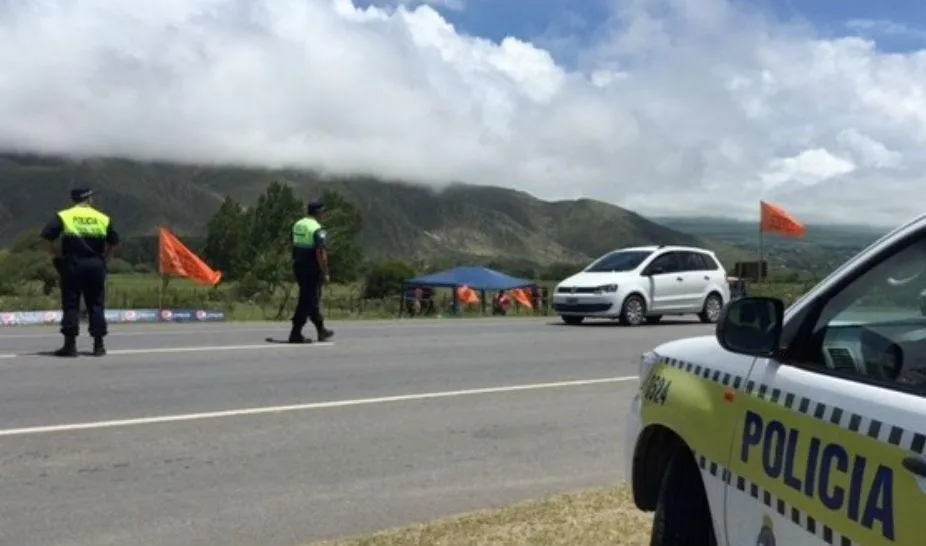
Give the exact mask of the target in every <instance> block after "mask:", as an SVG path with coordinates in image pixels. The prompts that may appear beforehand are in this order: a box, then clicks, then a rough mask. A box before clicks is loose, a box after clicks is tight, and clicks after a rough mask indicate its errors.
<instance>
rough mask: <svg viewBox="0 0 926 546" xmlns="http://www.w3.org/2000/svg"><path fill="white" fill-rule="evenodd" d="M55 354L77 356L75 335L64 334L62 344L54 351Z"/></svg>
mask: <svg viewBox="0 0 926 546" xmlns="http://www.w3.org/2000/svg"><path fill="white" fill-rule="evenodd" d="M54 355H55V356H62V357H74V356H77V336H64V345H63V346H62V347H61V348H60V349H58V350H57V351H55V352H54Z"/></svg>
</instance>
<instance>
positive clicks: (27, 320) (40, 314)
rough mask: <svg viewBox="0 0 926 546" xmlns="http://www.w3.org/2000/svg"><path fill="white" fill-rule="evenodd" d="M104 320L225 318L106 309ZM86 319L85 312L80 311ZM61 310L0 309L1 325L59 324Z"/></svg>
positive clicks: (203, 312)
mask: <svg viewBox="0 0 926 546" xmlns="http://www.w3.org/2000/svg"><path fill="white" fill-rule="evenodd" d="M105 313H106V320H107V322H109V323H110V324H131V323H142V324H144V323H154V322H217V321H224V320H226V316H225V312H224V311H216V310H208V309H162V310H158V309H107V310H106V312H105ZM81 315H82V316H81V320H82V322H83V321H86V316H85V315H86V313H81ZM60 322H61V311H0V327H2V326H36V325H42V324H59V323H60Z"/></svg>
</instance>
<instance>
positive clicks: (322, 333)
mask: <svg viewBox="0 0 926 546" xmlns="http://www.w3.org/2000/svg"><path fill="white" fill-rule="evenodd" d="M316 330H317V331H318V341H327V340H329V339H331V338H332V337H333V336H334V330H329V329H327V328H325V327H324V326H319V327H317V328H316Z"/></svg>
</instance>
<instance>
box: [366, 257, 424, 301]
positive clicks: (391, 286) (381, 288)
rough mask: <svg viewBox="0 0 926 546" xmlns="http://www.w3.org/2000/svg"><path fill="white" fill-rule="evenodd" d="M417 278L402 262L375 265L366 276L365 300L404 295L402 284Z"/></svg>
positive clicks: (407, 265)
mask: <svg viewBox="0 0 926 546" xmlns="http://www.w3.org/2000/svg"><path fill="white" fill-rule="evenodd" d="M414 276H415V270H414V269H413V268H412V266H410V265H409V264H407V263H405V262H400V261H388V262H381V263H378V264H376V265H374V266H373V267H372V268H371V269H370V271H369V273H367V275H366V279H365V280H364V283H363V284H364V286H363V297H364V299H384V298H386V297H389V296H395V295H399V294H401V293H402V283H404V282H405V280H406V279H409V278H411V277H414Z"/></svg>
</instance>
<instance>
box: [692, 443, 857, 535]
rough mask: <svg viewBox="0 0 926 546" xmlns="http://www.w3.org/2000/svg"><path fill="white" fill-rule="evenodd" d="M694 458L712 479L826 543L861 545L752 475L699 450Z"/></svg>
mask: <svg viewBox="0 0 926 546" xmlns="http://www.w3.org/2000/svg"><path fill="white" fill-rule="evenodd" d="M695 459H696V460H697V461H698V466H699V467H701V470H702V471H703V472H704V473H705V474H707V475H709V476H710V477H711V478H713V479H715V480H720V481H723V482H724V483H725V484H726V485H728V486H730V487H735V488H736V489H737V490H739V491H741V492H743V493H745V494H747V495H749V496H750V497H752V498H753V499H755V500H756V502H761V503H762V504H764V505H765V506H767V507H768V508H770V509H772V510H775V511H776V512H778V514H779V515H780V516H782V517H784V518H787V519H789V520H790V521H791V523H793V524H794V525H797V526H798V527H800V528H801V529H803V530H804V531H806V532H808V533H810V534H811V535H814V536H815V537H817V538H819V539H820V540H822V541H823V542H825V543H826V544H833V545H837V544H838V545H839V546H860V544H859V543H857V542H854V541H853V540H852V539H851V538H849V537H847V536H843V535H840V534H839V533H837V532H836V531H834V530H833V529H832V528H831V527H830V526H829V525H826V524H824V523H820V522H818V521H817V520H816V519H815V518H814V517H813V516H811V515H810V514H808V513H807V512H805V511H804V510H801V509H799V508H796V507H794V506H792V505H790V504H788V503H787V502H786V501H785V500H784V499H782V498H780V497H778V496H776V495H775V494H774V493H772V492H771V491H769V490H768V489H765V488H764V487H761V486H760V485H758V484H756V483H755V482H753V481H752V480H750V479H749V478H747V477H745V476H739V475H736V474H734V473H733V472H731V471H730V469H728V468H727V467H725V466H723V465H722V464H719V463H717V462H714V461H711V460H709V459H707V458H706V457H704V456H703V455H700V454H698V453H695Z"/></svg>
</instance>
